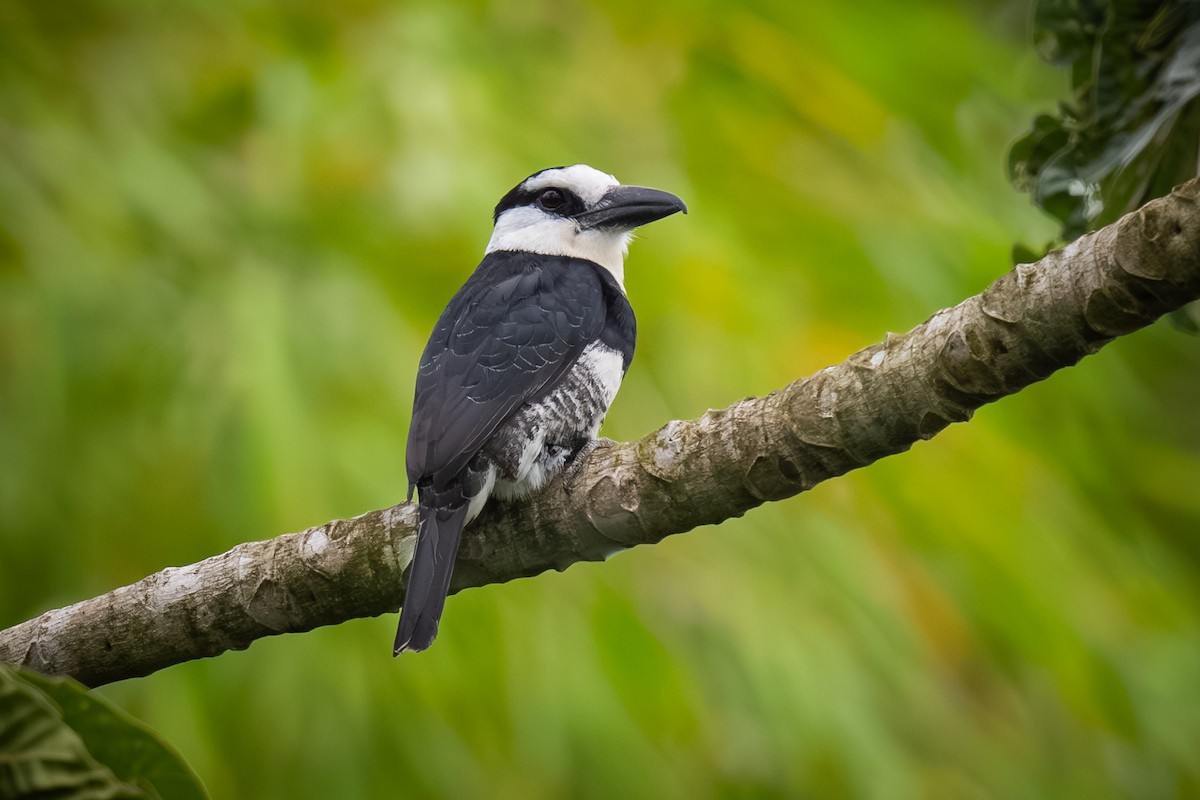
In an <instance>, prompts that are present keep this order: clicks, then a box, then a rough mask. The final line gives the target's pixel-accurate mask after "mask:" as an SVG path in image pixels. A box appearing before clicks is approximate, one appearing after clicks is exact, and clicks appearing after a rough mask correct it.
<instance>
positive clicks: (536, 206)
mask: <svg viewBox="0 0 1200 800" xmlns="http://www.w3.org/2000/svg"><path fill="white" fill-rule="evenodd" d="M676 211H682V212H684V213H685V214H686V213H687V206H685V205H684V203H683V201H682V200H680V199H679V198H678V197H676V196H675V195H673V194H671V193H670V192H663V191H660V190H658V189H647V188H645V187H643V186H622V185H621V184H620V183H619V182H618V181H617V179H616V178H614V177H613V176H612V175H609V174H607V173H604V172H601V171H600V170H597V169H592V168H591V167H589V166H587V165H586V164H576V165H574V166H572V167H552V168H550V169H544V170H542V171H541V172H535V173H534V174H533V175H530V176H529V177H528V178H526V179H525V180H523V181H521V182H520V183H519V184H517V185H516V186H515V187H514V188H513V189H512V191H510V192H509V193H508V194H506V195H504V197H502V198H501V199H500V202H499V203H498V204H497V205H496V214H495V222H496V227H495V229H494V230H493V232H492V239H491V241H490V242H488V247H487V252H489V253H491V252H493V251H496V250H515V251H524V252H531V253H541V254H543V255H555V256H574V257H576V258H584V259H587V260H589V261H593V262H595V263H597V264H599V265H600V266H602V267H604V268H605V269H607V270H608V271H609V272H611V273H612V274H613V277H615V278H616V279H617V283H618V284H620V285H621V286H622V287H624V273H625V267H624V265H625V252H626V250H627V249H628V247H629V240H630V239H631V238H632V237H633V230H634V229H635V228H637V227H639V226H641V225H645V224H646V223H648V222H654V221H655V220H658V219H662V218H663V217H667V216H670V215H671V214H674V213H675V212H676Z"/></svg>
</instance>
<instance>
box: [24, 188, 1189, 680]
mask: <svg viewBox="0 0 1200 800" xmlns="http://www.w3.org/2000/svg"><path fill="white" fill-rule="evenodd" d="M1198 206H1200V182H1198V181H1197V180H1192V181H1190V182H1189V183H1187V184H1184V185H1183V186H1181V187H1179V188H1178V189H1176V190H1175V192H1173V193H1172V194H1171V195H1170V196H1169V197H1166V198H1163V199H1161V200H1156V201H1154V202H1151V203H1149V204H1148V205H1146V206H1145V207H1144V208H1142V209H1141V210H1139V211H1137V212H1135V213H1133V214H1130V215H1128V216H1126V217H1124V218H1122V219H1121V220H1119V221H1118V222H1116V223H1114V224H1113V225H1110V226H1108V227H1106V228H1103V229H1101V230H1100V231H1097V232H1095V233H1093V234H1090V235H1088V236H1085V237H1083V238H1081V239H1079V240H1078V241H1076V242H1074V243H1073V244H1071V245H1070V246H1069V247H1067V248H1066V249H1064V250H1061V251H1057V252H1054V253H1051V254H1050V255H1048V256H1046V257H1045V258H1044V259H1042V260H1041V261H1039V262H1037V263H1036V264H1022V265H1019V266H1017V267H1015V268H1014V269H1013V270H1012V271H1010V272H1009V273H1007V274H1006V275H1004V276H1003V277H1001V278H1000V279H999V280H997V281H996V282H995V283H993V284H992V285H991V286H990V287H988V289H987V290H986V291H984V292H983V293H982V294H979V295H976V296H975V297H971V298H969V299H968V300H965V301H964V302H962V303H960V304H959V305H957V306H955V307H954V308H949V309H945V310H943V311H939V312H938V313H936V314H935V315H933V317H931V318H930V319H929V320H928V321H926V322H925V323H923V324H922V325H919V326H917V327H916V328H914V329H913V330H911V331H909V332H908V333H906V334H903V335H898V336H888V337H887V339H886V340H885V341H883V342H881V343H879V344H876V345H873V346H871V347H868V348H866V349H864V350H861V351H859V352H857V353H855V354H854V355H852V356H850V357H849V358H848V359H846V360H845V361H844V362H842V363H841V364H838V365H836V366H832V367H828V368H826V369H823V370H821V371H820V372H818V373H817V374H815V375H813V376H811V377H808V378H804V379H802V380H798V381H796V382H794V383H792V384H790V385H789V386H786V387H784V388H782V389H780V390H778V391H775V392H772V393H771V394H769V395H767V396H766V397H761V398H754V397H751V398H747V399H745V400H742V401H740V402H737V403H734V404H733V405H731V406H729V407H728V408H724V409H721V410H716V411H709V412H708V413H707V414H705V415H704V416H702V417H700V418H699V419H696V420H689V421H673V422H669V423H667V424H666V425H664V426H663V427H662V428H661V429H659V430H658V431H657V432H655V433H653V434H651V435H649V436H647V437H645V438H644V439H642V440H641V441H637V442H629V443H623V444H613V445H610V446H602V447H600V448H597V449H596V450H595V451H593V452H592V453H591V454H590V456H589V457H588V458H587V459H586V460H585V462H584V464H583V466H582V469H581V470H580V471H579V472H578V473H577V474H576V475H575V477H574V478H573V479H572V480H571V481H570V482H569V484H564V482H563V480H561V479H560V480H556V481H555V482H554V483H552V484H551V485H550V486H549V487H547V488H546V489H545V490H543V491H542V492H540V493H539V494H538V495H537V496H536V497H534V498H532V499H531V500H530V501H528V502H523V503H511V504H493V505H492V506H491V507H490V508H489V509H488V510H486V511H485V512H484V514H483V516H481V517H480V519H479V520H478V521H477V522H476V523H475V524H473V525H472V526H471V528H469V529H468V531H467V532H466V535H465V537H464V541H463V545H462V549H461V551H460V554H459V558H458V565H457V568H456V570H455V575H454V584H453V591H458V590H460V589H464V588H467V587H471V586H482V585H484V584H489V583H499V582H503V581H507V580H511V579H513V578H518V577H524V576H529V575H535V574H537V573H539V572H542V571H544V570H547V569H559V570H561V569H565V568H566V567H567V566H569V565H571V564H573V563H575V562H577V561H596V560H601V559H604V558H606V557H608V556H609V555H611V554H612V553H614V552H616V551H618V550H621V549H624V548H627V547H631V546H633V545H636V544H646V543H651V542H657V541H659V540H660V539H662V538H663V537H665V536H668V535H670V534H673V533H680V532H682V531H687V530H690V529H692V528H694V527H696V526H699V525H708V524H714V523H717V522H720V521H722V520H724V519H727V518H729V517H733V516H738V515H741V514H743V513H745V512H746V511H747V510H748V509H751V508H753V507H755V506H757V505H759V504H761V503H764V502H766V501H769V500H780V499H783V498H786V497H791V496H792V495H795V494H798V493H799V492H803V491H805V490H806V489H809V488H811V487H812V486H815V485H816V484H818V483H820V482H821V481H824V480H827V479H829V478H832V477H835V476H837V475H841V474H843V473H846V472H848V471H850V470H852V469H855V468H857V467H861V466H864V465H866V464H870V463H871V462H873V461H875V460H877V459H879V458H882V457H884V456H887V455H890V454H893V453H899V452H902V451H904V450H907V449H908V448H909V447H910V446H911V445H912V444H913V443H914V442H916V441H918V440H920V439H928V438H930V437H932V436H934V435H935V434H936V433H938V432H939V431H941V430H942V429H943V428H945V427H946V426H947V425H949V424H950V423H952V422H962V421H964V420H967V419H969V418H970V417H971V414H972V413H973V412H974V410H975V409H976V408H978V407H980V406H982V405H983V404H985V403H989V402H992V401H993V400H996V399H998V398H1000V397H1004V396H1005V395H1009V394H1013V393H1015V392H1017V391H1020V390H1021V389H1022V388H1024V387H1025V386H1028V385H1029V384H1031V383H1034V382H1035V381H1039V380H1041V379H1043V378H1045V377H1047V376H1048V375H1050V374H1051V373H1052V372H1054V371H1055V370H1058V369H1061V368H1062V367H1067V366H1070V365H1072V364H1075V363H1076V362H1077V361H1079V359H1081V358H1083V357H1084V356H1085V355H1088V354H1090V353H1094V352H1096V350H1098V349H1099V348H1100V347H1102V346H1103V345H1104V344H1105V343H1106V342H1108V341H1110V340H1112V339H1113V338H1114V337H1116V336H1120V335H1123V334H1126V333H1129V332H1131V331H1134V330H1136V329H1138V328H1141V327H1143V326H1145V325H1148V324H1150V323H1151V322H1153V321H1154V320H1155V319H1157V318H1158V317H1159V316H1161V315H1162V314H1164V313H1166V312H1168V311H1171V310H1173V309H1175V308H1178V307H1179V306H1181V305H1183V304H1185V303H1187V302H1189V301H1191V300H1195V299H1197V298H1198V297H1200V208H1198ZM414 522H415V511H414V508H413V507H411V506H409V505H407V504H401V505H397V506H393V507H392V508H388V509H384V510H382V511H372V512H370V513H367V514H363V515H362V516H359V517H355V518H354V519H349V520H335V521H333V522H329V523H327V524H325V525H321V526H318V527H315V528H310V529H309V530H306V531H302V532H300V533H293V534H286V535H282V536H277V537H275V538H274V539H270V540H267V541H261V542H248V543H246V544H241V545H238V546H237V547H235V548H233V549H232V550H230V551H229V552H227V553H224V554H222V555H218V556H214V557H212V558H209V559H206V560H204V561H201V562H199V563H197V564H192V565H190V566H186V567H177V568H175V567H173V568H168V569H164V570H163V571H161V572H159V573H156V574H154V575H151V576H149V577H147V578H144V579H143V580H141V581H138V582H137V583H134V584H132V585H129V586H125V587H122V588H120V589H116V590H114V591H112V592H109V593H108V594H105V595H103V596H100V597H96V598H93V599H91V600H85V601H83V602H80V603H76V604H74V605H72V606H68V607H66V608H61V609H56V610H53V611H48V612H46V613H45V614H42V615H41V616H40V617H37V618H35V619H32V620H29V621H28V622H25V623H22V624H20V625H17V626H15V627H12V628H9V629H8V630H5V631H0V661H3V662H7V663H11V664H22V665H25V666H29V667H32V668H34V669H37V670H40V671H42V672H45V673H50V674H63V675H71V676H73V677H75V678H77V679H78V680H80V681H82V682H84V683H86V684H89V685H93V686H94V685H99V684H103V683H108V682H111V681H116V680H121V679H124V678H131V677H136V676H141V675H146V674H149V673H151V672H154V671H155V670H158V669H161V668H163V667H166V666H169V665H171V664H176V663H180V662H182V661H186V660H190V659H194V658H203V657H207V656H215V655H218V654H220V653H222V652H224V651H226V650H234V649H243V648H246V647H248V646H249V645H250V643H251V642H253V641H254V640H255V639H258V638H259V637H263V636H270V635H273V634H278V633H291V632H299V631H306V630H310V629H312V628H315V627H318V626H320V625H331V624H334V623H338V622H341V621H343V620H347V619H352V618H355V617H363V616H374V615H378V614H383V613H386V612H389V611H394V610H395V609H396V608H397V607H398V606H399V603H400V599H401V597H402V595H403V587H404V577H403V570H404V568H405V567H406V566H407V564H408V561H409V559H410V558H411V556H412V549H413V543H414V530H413V525H414ZM387 646H388V642H380V648H381V650H383V649H385V648H386V647H387Z"/></svg>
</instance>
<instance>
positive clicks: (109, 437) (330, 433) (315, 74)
mask: <svg viewBox="0 0 1200 800" xmlns="http://www.w3.org/2000/svg"><path fill="white" fill-rule="evenodd" d="M1029 10H1030V9H1029V6H1028V5H1027V3H1026V2H1023V1H1018V2H975V3H967V2H921V3H894V2H889V1H888V0H866V1H865V2H860V3H846V4H834V3H822V4H815V3H795V2H785V0H775V1H774V2H772V1H771V0H763V1H762V2H754V3H745V4H730V3H717V2H710V3H702V2H687V3H683V2H678V1H677V0H676V1H675V2H671V1H670V0H668V1H667V2H662V3H653V4H652V3H646V2H637V3H634V2H628V1H627V0H626V1H625V2H615V3H605V4H600V3H586V2H580V1H579V0H569V1H568V2H551V0H541V1H539V0H524V1H523V2H517V3H509V4H495V5H493V4H489V3H483V2H475V3H466V2H454V3H433V2H424V3H395V4H393V3H383V2H376V1H375V0H351V1H350V2H344V3H340V4H333V3H324V4H318V3H302V2H296V3H288V4H279V5H271V4H264V3H259V2H226V3H202V2H191V3H186V2H184V3H170V4H158V3H149V2H137V1H136V0H134V1H131V2H122V3H116V2H109V3H104V2H86V1H84V0H70V2H50V3H42V4H35V3H33V2H23V1H22V0H12V1H10V2H6V3H4V4H0V626H7V625H10V624H14V623H17V622H19V621H21V620H24V619H26V618H27V617H30V616H32V615H35V614H37V613H40V612H41V611H43V610H45V609H48V608H51V607H55V606H58V605H62V604H65V603H69V602H72V601H75V600H79V599H83V598H85V597H89V596H92V595H94V594H97V593H100V592H104V591H106V590H109V589H111V588H114V587H116V586H119V585H122V584H125V583H128V582H131V581H134V580H137V579H139V578H141V577H143V576H144V575H146V574H148V573H151V572H154V571H156V570H158V569H160V568H162V567H164V566H167V565H178V564H186V563H189V562H192V561H195V560H198V559H201V558H203V557H206V556H208V555H212V554H214V553H218V552H221V551H224V550H226V549H228V548H229V547H231V546H233V545H234V544H236V543H238V542H240V541H244V540H248V539H260V538H266V537H269V536H272V535H274V534H278V533H283V532H288V531H295V530H299V529H302V528H305V527H307V526H309V525H313V524H318V523H321V522H325V521H326V520H328V519H331V518H335V517H345V516H351V515H355V514H358V513H361V512H363V511H366V510H369V509H374V508H380V507H384V506H387V505H391V504H392V503H395V502H397V501H399V500H401V499H402V498H403V497H404V493H405V490H406V486H405V478H404V465H403V454H404V441H405V436H406V426H407V424H408V412H409V408H410V405H411V397H412V377H413V373H414V372H415V368H416V363H417V359H418V357H419V354H420V350H421V347H422V346H423V344H424V341H425V337H426V336H427V335H428V332H429V330H430V328H431V327H432V325H433V322H434V320H435V319H436V317H437V315H438V313H439V312H440V311H441V309H442V306H443V305H444V303H445V302H446V300H447V299H448V298H449V296H450V295H451V294H452V293H453V291H454V290H455V288H457V286H458V285H459V283H461V281H462V280H463V279H464V278H465V277H466V275H467V274H468V273H469V271H470V270H471V269H472V268H473V267H474V265H475V264H476V263H477V261H478V258H479V256H480V254H481V252H482V249H483V246H484V244H485V242H486V241H487V238H488V235H489V232H490V213H491V207H492V205H493V204H494V203H495V201H496V200H497V199H498V198H499V197H500V196H501V194H503V193H504V192H505V191H506V190H507V189H508V188H510V187H511V186H512V185H513V184H515V183H516V182H517V181H519V180H520V179H522V178H523V177H525V176H526V175H527V174H529V173H531V172H533V171H535V170H537V169H539V168H542V167H545V166H551V165H556V164H571V163H576V162H586V163H590V164H592V165H593V166H596V167H599V168H601V169H604V170H606V171H610V172H613V173H615V174H616V175H617V176H618V177H619V178H620V179H621V180H623V181H626V182H630V183H641V184H647V185H652V186H658V187H661V188H664V189H669V190H671V191H674V192H677V193H678V194H680V195H681V196H683V197H684V198H685V199H686V200H687V202H688V204H689V207H690V209H691V214H690V215H689V216H687V217H676V218H672V219H670V220H667V221H664V222H661V223H658V224H656V225H654V226H651V227H650V228H647V229H646V230H645V231H644V232H643V234H642V236H641V239H640V240H639V241H638V242H637V243H635V245H634V247H633V249H632V252H631V255H630V259H629V262H628V269H627V285H628V288H629V293H630V296H631V300H632V302H633V305H634V308H635V309H636V311H637V313H638V319H639V328H640V330H639V333H640V339H639V343H638V354H637V357H636V359H635V360H634V364H633V367H632V369H631V371H630V373H629V375H628V377H627V379H626V381H625V385H624V388H623V389H622V391H621V395H620V397H619V398H618V400H617V402H616V404H615V406H614V408H613V411H612V413H611V414H610V415H609V419H608V422H607V424H606V428H605V433H606V434H607V435H608V436H611V437H614V438H618V439H629V438H636V437H640V436H642V435H644V434H646V433H649V432H651V431H653V430H654V429H656V428H657V427H658V426H659V425H661V424H663V423H664V422H666V421H667V420H668V419H671V418H687V417H694V416H697V415H699V414H701V413H703V411H704V410H705V409H706V408H708V407H720V406H723V405H725V404H728V403H729V402H731V401H733V400H736V399H738V398H740V397H742V396H744V395H746V394H750V393H764V392H767V391H769V390H771V389H773V388H776V387H778V386H781V385H783V384H785V383H787V382H788V381H790V380H792V379H794V378H797V377H801V376H803V375H807V374H809V373H811V372H813V371H815V370H817V369H819V368H821V367H823V366H825V365H827V364H830V363H834V362H837V361H840V360H841V359H842V358H844V357H845V356H846V355H848V354H849V353H850V352H852V351H853V350H856V349H858V348H859V347H862V346H865V345H867V344H870V343H872V342H875V341H877V340H879V339H880V338H882V337H883V335H884V334H885V333H886V332H887V331H889V330H890V331H901V330H906V329H908V328H910V327H912V326H913V325H915V324H917V323H919V322H921V321H922V320H924V319H925V318H926V317H928V316H929V315H930V314H931V313H933V312H934V311H935V310H937V309H938V308H941V307H943V306H946V305H952V304H954V303H956V302H958V301H959V300H961V299H963V298H964V297H966V296H968V295H970V294H973V293H975V292H978V291H980V290H982V289H983V288H984V287H985V286H986V285H987V284H988V283H989V282H990V281H991V280H993V279H994V278H995V277H996V276H998V275H999V274H1000V273H1002V272H1004V271H1005V270H1006V269H1008V267H1009V253H1010V250H1011V247H1012V245H1013V243H1014V242H1015V241H1023V242H1027V243H1030V244H1034V245H1037V244H1040V243H1042V242H1045V241H1047V240H1049V239H1051V238H1053V237H1054V235H1055V233H1056V231H1057V225H1056V224H1055V223H1054V222H1053V221H1051V220H1049V219H1047V218H1045V217H1044V216H1042V215H1041V214H1040V213H1039V212H1037V211H1035V210H1034V209H1033V208H1032V206H1031V205H1030V203H1029V201H1028V199H1027V198H1026V197H1025V196H1023V195H1020V194H1018V193H1017V192H1015V191H1014V190H1013V189H1012V188H1011V187H1010V186H1009V185H1008V183H1007V182H1006V178H1005V172H1004V164H1005V156H1006V149H1007V146H1008V144H1009V143H1010V142H1011V141H1012V140H1013V139H1014V138H1016V137H1017V136H1018V135H1020V134H1021V133H1023V132H1024V131H1025V130H1026V129H1027V128H1028V126H1029V124H1030V121H1031V120H1032V118H1033V116H1034V114H1035V113H1037V112H1039V111H1047V110H1050V109H1052V108H1053V107H1054V103H1055V102H1056V101H1057V100H1058V99H1060V98H1063V97H1065V95H1066V91H1067V76H1066V75H1065V73H1062V72H1059V71H1056V70H1053V69H1051V68H1049V67H1047V66H1045V65H1043V64H1041V63H1039V62H1038V61H1037V59H1036V56H1035V54H1034V52H1033V49H1032V47H1031V46H1030V45H1029V43H1028V42H1029V30H1028V15H1029ZM1198 397H1200V341H1198V340H1197V339H1196V338H1193V337H1187V336H1184V335H1181V334H1179V333H1178V332H1176V331H1174V330H1172V329H1171V328H1170V327H1169V326H1168V325H1165V324H1162V323H1160V324H1157V325H1155V326H1153V327H1151V328H1150V329H1148V330H1146V331H1143V332H1140V333H1138V334H1135V335H1133V336H1129V337H1126V338H1124V339H1122V340H1120V341H1118V342H1116V343H1114V344H1113V345H1111V346H1110V347H1108V348H1106V349H1105V350H1104V351H1103V352H1101V353H1100V354H1099V355H1097V356H1095V357H1093V358H1090V359H1088V360H1087V361H1085V362H1084V363H1083V364H1082V365H1081V366H1079V367H1078V368H1076V369H1072V370H1069V371H1067V372H1063V373H1060V374H1058V375H1056V376H1054V377H1053V378H1051V379H1050V380H1048V381H1046V382H1045V383H1043V384H1040V385H1037V386H1034V387H1032V388H1030V389H1028V390H1026V391H1024V392H1022V393H1021V394H1020V395H1018V396H1015V397H1013V398H1010V399H1006V400H1004V401H1002V402H1001V403H999V404H997V405H995V406H993V407H987V408H985V409H983V410H981V411H980V412H979V413H978V414H977V415H976V417H975V419H974V420H973V421H972V422H970V423H969V424H966V425H958V426H955V427H953V428H951V429H949V430H947V431H946V432H944V433H943V434H942V435H940V436H938V437H937V438H936V439H935V440H934V441H932V442H929V443H923V444H920V445H918V446H917V447H915V448H914V449H913V450H912V451H911V452H909V453H906V454H904V455H901V456H898V457H895V458H892V459H889V460H886V461H884V462H881V463H879V464H876V465H874V466H872V467H870V468H869V469H866V470H862V471H859V472H857V473H853V474H851V475H849V476H847V477H845V478H842V479H839V480H836V481H833V482H831V483H829V484H827V485H823V486H821V487H818V488H817V489H816V490H815V491H813V492H811V493H809V494H807V495H804V496H801V497H799V498H796V499H793V500H790V501H787V502H783V503H777V504H774V505H772V506H770V507H765V508H762V509H759V510H756V511H754V512H752V513H750V514H749V515H748V516H747V517H746V518H744V519H737V520H731V521H729V522H727V523H725V524H723V525H721V526H719V527H716V528H705V529H701V530H697V531H694V532H692V533H689V534H687V535H683V536H677V537H673V538H672V539H669V540H667V541H666V542H664V543H662V544H661V545H658V546H655V547H647V548H641V549H638V550H635V551H632V552H628V553H623V554H620V555H618V556H616V557H614V558H613V559H612V560H611V561H609V562H608V563H606V564H599V565H579V566H575V567H573V568H571V569H570V570H569V571H567V572H566V573H565V574H552V575H543V576H541V577H538V578H535V579H531V580H523V581H518V582H516V583H512V584H508V585H505V586H493V587H488V588H484V589H476V590H471V591H468V592H465V593H463V594H461V595H459V596H457V597H455V598H452V599H451V600H450V602H449V605H448V609H447V613H446V617H445V620H444V624H443V627H442V635H441V636H440V638H439V639H438V642H437V644H436V646H435V647H434V648H433V649H432V650H431V651H429V652H428V653H425V654H423V655H412V656H405V657H403V658H400V659H397V660H393V659H392V658H391V657H390V653H389V650H390V644H391V639H392V635H393V632H394V625H395V618H394V617H391V616H389V617H385V618H379V619H373V620H359V621H355V622H351V623H347V624H345V625H341V626H339V627H336V628H327V629H322V630H319V631H316V632H313V633H311V634H307V635H301V636H287V637H278V638H274V639H270V640H264V641H261V642H258V643H256V644H255V645H254V646H253V647H251V648H250V649H249V650H248V651H246V652H242V653H230V654H227V655H224V656H222V657H220V658H217V659H211V660H207V661H203V662H197V663H191V664H186V665H182V666H178V667H173V668H171V669H169V670H166V671H163V672H161V673H159V674H156V675H153V676H151V677H149V678H145V679H141V680H135V681H127V682H124V683H122V684H118V685H115V686H111V687H106V688H105V689H103V690H102V691H103V693H104V694H105V695H106V696H108V697H109V698H112V699H114V700H115V701H116V702H118V703H119V704H120V705H121V706H122V707H123V708H125V709H126V710H128V711H130V712H131V713H133V714H134V715H136V716H137V717H139V718H141V719H142V720H145V721H146V722H148V723H149V724H151V725H152V726H154V727H155V728H157V729H158V730H160V731H161V732H162V733H163V735H164V736H165V737H166V738H167V739H168V740H169V741H170V742H172V743H173V744H174V745H175V746H176V747H177V748H178V749H179V750H181V751H182V753H183V754H184V755H185V756H186V757H187V759H188V760H189V761H190V762H191V763H192V764H193V765H194V766H195V767H196V769H197V770H198V772H199V773H200V774H201V776H202V777H203V778H204V780H205V782H206V783H207V785H208V787H209V789H210V790H211V791H212V793H213V796H214V797H217V798H330V797H347V798H351V797H365V798H374V797H380V798H382V797H398V796H402V797H407V796H413V797H446V798H464V797H501V798H542V797H545V798H553V797H584V798H608V797H648V798H649V797H665V798H670V797H689V798H705V797H782V796H798V795H799V796H822V797H868V798H896V797H901V798H903V797H945V798H967V797H1021V798H1038V797H1047V798H1057V797H1096V798H1104V797H1139V798H1143V797H1144V798H1178V797H1196V796H1200V756H1198V755H1197V754H1198V753H1200V677H1198V676H1200V413H1197V410H1198V408H1200V402H1198V400H1197V398H1198Z"/></svg>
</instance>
